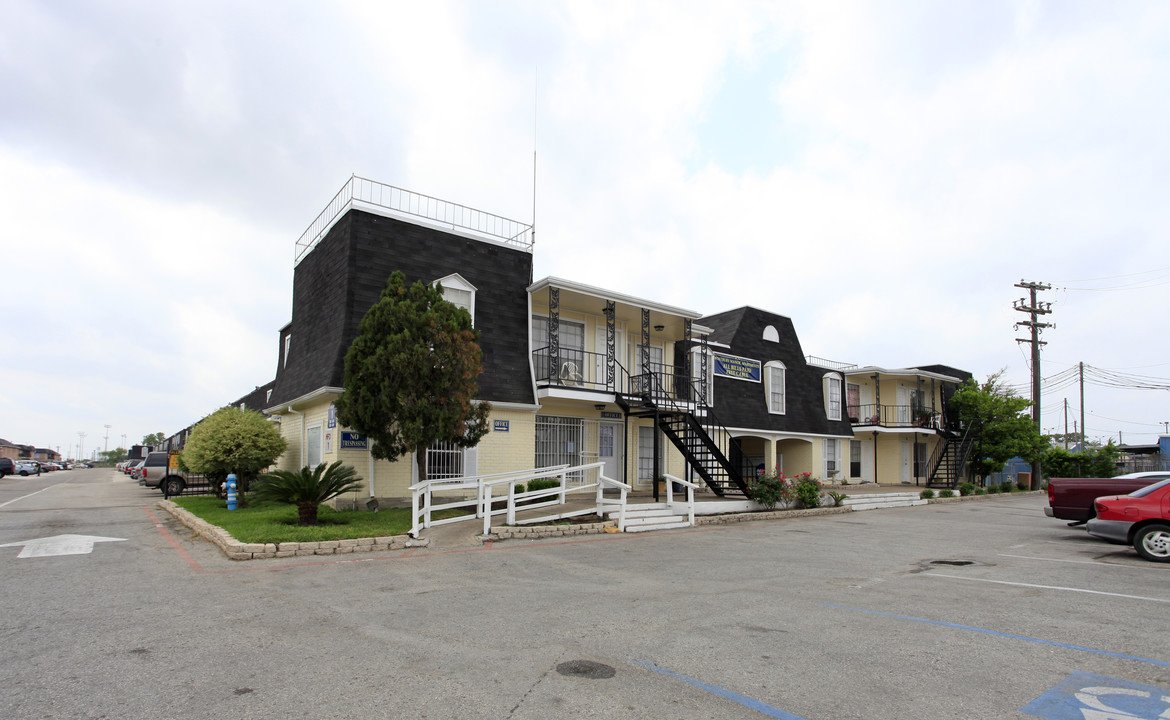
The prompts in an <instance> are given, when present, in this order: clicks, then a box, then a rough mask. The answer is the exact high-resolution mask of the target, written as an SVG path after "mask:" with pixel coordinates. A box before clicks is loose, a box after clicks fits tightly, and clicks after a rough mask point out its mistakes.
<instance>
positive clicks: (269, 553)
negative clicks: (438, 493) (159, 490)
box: [158, 500, 431, 560]
mask: <svg viewBox="0 0 1170 720" xmlns="http://www.w3.org/2000/svg"><path fill="white" fill-rule="evenodd" d="M158 507H159V508H161V509H163V510H165V511H167V512H168V513H170V514H171V515H172V516H174V518H175V519H176V520H178V521H179V522H181V523H183V524H184V525H186V526H187V527H189V528H190V529H191V530H193V531H194V532H195V534H197V535H199V536H200V537H202V538H203V539H204V540H207V541H208V542H210V543H212V544H213V545H215V546H216V547H217V548H219V549H220V550H221V551H223V554H224V555H227V556H228V558H230V559H232V560H260V559H263V558H283V557H308V556H310V555H345V554H348V553H360V552H378V551H384V550H405V549H407V548H414V547H427V546H428V545H430V544H431V542H430V540H426V539H422V540H415V539H413V538H411V537H410V536H408V535H388V536H384V537H372V538H351V539H348V540H321V541H319V542H282V543H242V542H240V541H239V540H236V539H235V538H234V537H232V535H231V533H229V532H228V531H227V530H224V529H223V528H221V527H219V526H218V525H212V524H211V523H209V522H207V521H206V520H204V519H203V518H200V517H198V516H196V515H195V514H194V513H192V512H190V511H188V510H184V509H183V508H181V507H179V506H178V505H176V504H175V503H174V502H172V501H170V500H160V501H159V502H158Z"/></svg>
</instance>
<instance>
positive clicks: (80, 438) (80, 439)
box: [77, 430, 88, 459]
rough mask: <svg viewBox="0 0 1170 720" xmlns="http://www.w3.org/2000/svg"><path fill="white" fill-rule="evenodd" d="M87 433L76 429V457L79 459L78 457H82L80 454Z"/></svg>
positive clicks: (81, 453)
mask: <svg viewBox="0 0 1170 720" xmlns="http://www.w3.org/2000/svg"><path fill="white" fill-rule="evenodd" d="M87 434H88V433H83V432H81V431H80V430H78V431H77V457H78V458H79V459H80V458H81V457H82V455H83V451H82V448H84V447H85V436H86V435H87Z"/></svg>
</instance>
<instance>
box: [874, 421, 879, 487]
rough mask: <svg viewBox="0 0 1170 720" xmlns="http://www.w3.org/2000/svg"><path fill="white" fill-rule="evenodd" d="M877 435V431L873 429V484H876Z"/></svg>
mask: <svg viewBox="0 0 1170 720" xmlns="http://www.w3.org/2000/svg"><path fill="white" fill-rule="evenodd" d="M877 437H878V431H877V430H874V431H873V484H874V485H877V484H878V453H877Z"/></svg>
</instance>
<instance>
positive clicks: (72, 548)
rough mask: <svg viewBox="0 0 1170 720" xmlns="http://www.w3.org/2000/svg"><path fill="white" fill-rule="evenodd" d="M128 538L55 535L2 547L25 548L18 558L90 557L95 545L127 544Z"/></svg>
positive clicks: (5, 544)
mask: <svg viewBox="0 0 1170 720" xmlns="http://www.w3.org/2000/svg"><path fill="white" fill-rule="evenodd" d="M125 541H126V538H110V537H98V536H96V535H54V536H53V537H47V538H37V539H36V540H23V541H21V542H14V543H4V544H3V545H0V547H19V546H21V545H23V546H24V549H23V550H21V551H20V554H19V555H17V556H16V557H18V558H33V557H52V556H53V555H88V554H90V553H91V552H93V544H94V543H99V542H125Z"/></svg>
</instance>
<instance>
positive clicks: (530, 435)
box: [477, 409, 536, 475]
mask: <svg viewBox="0 0 1170 720" xmlns="http://www.w3.org/2000/svg"><path fill="white" fill-rule="evenodd" d="M496 420H502V421H504V422H507V423H508V430H507V431H506V432H504V431H498V430H496V429H495V421H496ZM488 422H489V424H490V425H491V427H492V430H491V431H490V432H488V434H487V435H485V436H484V438H483V440H480V442H479V445H478V458H477V464H478V466H479V468H478V469H479V473H478V474H480V475H493V474H496V473H504V472H511V471H513V470H521V469H528V468H531V467H533V465H534V463H535V461H536V413H535V412H533V411H528V410H504V409H499V410H497V409H493V410H492V415H491V419H490V420H489V421H488Z"/></svg>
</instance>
